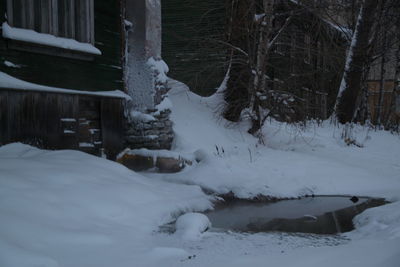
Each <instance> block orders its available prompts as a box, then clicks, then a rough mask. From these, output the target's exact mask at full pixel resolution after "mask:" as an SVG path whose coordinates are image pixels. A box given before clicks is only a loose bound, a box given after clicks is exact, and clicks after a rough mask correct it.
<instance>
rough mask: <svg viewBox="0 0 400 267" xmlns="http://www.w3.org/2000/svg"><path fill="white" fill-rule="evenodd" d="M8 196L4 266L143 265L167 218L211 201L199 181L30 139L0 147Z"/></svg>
mask: <svg viewBox="0 0 400 267" xmlns="http://www.w3.org/2000/svg"><path fill="white" fill-rule="evenodd" d="M0 199H1V201H0V218H1V220H0V266H7V267H24V266H39V265H40V266H46V267H55V266H74V267H78V266H82V267H83V266H98V267H102V266H104V267H109V266H118V267H125V266H126V267H128V266H129V267H131V266H143V265H141V264H140V263H141V262H144V261H145V259H144V258H143V257H145V255H146V253H148V252H149V251H151V250H152V249H153V248H154V246H153V245H152V241H151V239H150V238H149V236H151V233H152V232H153V231H155V230H157V227H158V226H159V225H161V224H164V223H167V222H170V221H172V220H173V218H174V214H178V213H182V212H188V211H194V210H204V209H208V208H210V207H211V204H210V202H209V200H210V198H209V197H207V196H206V195H204V193H203V192H202V191H201V190H200V188H199V187H197V186H185V185H175V184H169V183H164V182H160V181H154V180H149V179H147V178H144V177H143V176H141V175H139V174H136V173H134V172H132V171H130V170H129V169H127V168H125V167H124V166H122V165H119V164H117V163H114V162H111V161H108V160H105V159H102V158H98V157H94V156H91V155H88V154H85V153H82V152H78V151H70V150H65V151H45V150H40V149H37V148H33V147H30V146H27V145H22V144H11V145H6V146H2V147H0ZM138 263H139V265H138Z"/></svg>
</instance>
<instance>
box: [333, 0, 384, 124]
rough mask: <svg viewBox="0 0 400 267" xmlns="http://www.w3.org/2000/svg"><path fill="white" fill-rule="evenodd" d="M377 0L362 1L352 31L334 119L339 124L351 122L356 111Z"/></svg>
mask: <svg viewBox="0 0 400 267" xmlns="http://www.w3.org/2000/svg"><path fill="white" fill-rule="evenodd" d="M377 5H378V1H377V0H364V1H363V3H362V6H361V8H360V14H359V18H358V21H357V25H356V29H355V31H354V36H353V38H354V39H353V41H354V43H353V42H352V46H353V47H351V50H350V51H349V55H348V56H349V57H350V58H349V59H348V60H347V62H346V63H347V64H346V69H345V72H344V75H343V80H342V83H341V87H340V90H339V93H338V99H337V103H336V105H335V106H336V108H335V112H336V117H337V119H338V120H339V122H340V123H347V122H351V121H352V119H353V117H354V114H355V111H356V110H357V107H356V104H357V98H358V97H359V95H360V92H361V88H362V76H363V72H364V70H365V65H366V63H367V61H368V60H369V58H368V57H369V53H368V48H369V40H370V36H371V32H372V27H373V25H374V21H375V13H376V7H377Z"/></svg>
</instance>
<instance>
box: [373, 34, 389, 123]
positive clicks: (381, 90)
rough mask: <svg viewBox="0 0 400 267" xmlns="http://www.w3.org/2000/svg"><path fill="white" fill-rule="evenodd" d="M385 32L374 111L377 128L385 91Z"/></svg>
mask: <svg viewBox="0 0 400 267" xmlns="http://www.w3.org/2000/svg"><path fill="white" fill-rule="evenodd" d="M386 48H387V47H386V32H384V33H383V40H382V49H383V50H382V56H381V65H380V81H379V100H378V107H377V110H376V124H377V126H378V127H379V126H380V125H381V124H382V113H383V110H382V109H383V97H384V90H385V82H386V79H385V74H386V52H387V51H386Z"/></svg>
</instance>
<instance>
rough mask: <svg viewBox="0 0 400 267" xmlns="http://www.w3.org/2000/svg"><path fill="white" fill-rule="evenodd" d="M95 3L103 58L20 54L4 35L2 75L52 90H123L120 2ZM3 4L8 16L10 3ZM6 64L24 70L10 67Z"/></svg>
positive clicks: (1, 9) (1, 7) (2, 11)
mask: <svg viewBox="0 0 400 267" xmlns="http://www.w3.org/2000/svg"><path fill="white" fill-rule="evenodd" d="M94 2H95V3H94V5H95V46H96V47H97V48H98V49H100V50H101V52H102V55H101V56H96V57H95V59H94V60H93V61H84V60H77V59H71V58H63V57H57V56H49V55H44V54H39V53H29V52H22V51H17V50H13V49H9V48H8V44H7V41H6V40H5V39H3V38H2V37H1V34H0V71H2V72H5V73H7V74H9V75H12V76H14V77H17V78H19V79H22V80H26V81H29V82H33V83H38V84H43V85H48V86H55V87H61V88H70V89H75V90H86V91H109V90H116V89H119V90H123V81H122V63H121V51H122V48H121V44H122V42H121V17H120V1H109V0H96V1H94ZM0 3H1V4H0V14H5V12H6V0H0ZM3 17H4V16H1V19H0V20H1V22H2V21H3ZM5 60H7V61H10V62H12V63H14V64H18V65H20V66H21V68H10V67H7V66H6V65H4V61H5Z"/></svg>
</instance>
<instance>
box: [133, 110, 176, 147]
mask: <svg viewBox="0 0 400 267" xmlns="http://www.w3.org/2000/svg"><path fill="white" fill-rule="evenodd" d="M170 113H171V111H170V110H165V111H163V112H160V114H159V115H153V116H152V117H153V118H154V120H145V119H143V120H138V119H134V120H131V121H130V122H129V123H128V125H127V130H126V143H127V146H128V147H129V148H131V149H137V148H147V149H171V145H172V141H173V139H174V133H173V130H172V122H171V121H170V120H169V115H170Z"/></svg>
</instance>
